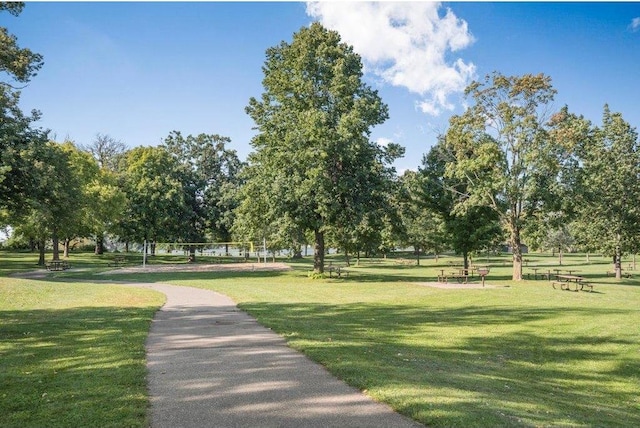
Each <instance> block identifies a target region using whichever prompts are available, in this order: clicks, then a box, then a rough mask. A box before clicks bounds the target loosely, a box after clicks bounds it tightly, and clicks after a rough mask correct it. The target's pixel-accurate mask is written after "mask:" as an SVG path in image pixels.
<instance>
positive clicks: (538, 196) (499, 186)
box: [445, 73, 562, 280]
mask: <svg viewBox="0 0 640 428" xmlns="http://www.w3.org/2000/svg"><path fill="white" fill-rule="evenodd" d="M555 93H556V91H555V89H553V87H552V86H551V79H550V78H549V77H548V76H545V75H543V74H539V75H530V74H527V75H523V76H511V77H507V76H503V75H502V74H500V73H494V74H492V75H490V76H486V77H485V79H484V81H483V82H474V83H472V84H471V85H470V86H469V87H468V88H467V89H466V94H467V95H468V96H471V98H472V99H473V101H474V103H473V104H472V105H471V106H470V107H469V108H467V110H466V111H465V112H464V113H463V114H462V115H460V116H453V117H452V118H451V119H450V128H449V130H448V131H447V133H446V136H445V141H446V145H447V147H448V150H450V151H451V152H452V153H453V155H454V159H455V161H453V162H450V163H449V164H448V165H447V171H446V175H447V177H449V178H452V179H455V180H458V181H460V182H464V183H465V191H464V193H462V194H460V197H461V198H460V200H459V201H457V202H456V209H457V210H459V211H464V210H465V209H468V208H469V207H472V206H487V207H491V208H492V209H493V210H495V211H496V212H497V213H498V214H499V216H500V220H501V222H502V224H504V226H505V227H506V228H507V232H508V233H509V242H510V245H511V247H512V248H514V258H513V279H516V280H519V279H521V278H522V254H521V252H520V245H521V236H520V234H521V231H522V229H523V228H525V227H526V225H527V223H528V222H530V221H532V220H531V219H532V218H534V215H535V213H536V212H538V211H539V210H540V209H541V208H542V207H544V206H545V201H552V200H554V197H553V192H554V190H555V185H554V183H555V182H557V180H558V176H559V173H560V160H559V156H560V155H561V154H562V151H561V150H559V149H560V148H562V147H561V146H559V145H556V144H555V143H554V142H553V141H552V140H550V139H549V138H548V129H547V128H548V126H547V119H548V118H547V117H546V112H547V104H549V103H550V102H551V101H552V100H553V97H554V95H555Z"/></svg>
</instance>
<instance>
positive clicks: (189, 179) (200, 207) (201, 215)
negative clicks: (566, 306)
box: [163, 131, 243, 242]
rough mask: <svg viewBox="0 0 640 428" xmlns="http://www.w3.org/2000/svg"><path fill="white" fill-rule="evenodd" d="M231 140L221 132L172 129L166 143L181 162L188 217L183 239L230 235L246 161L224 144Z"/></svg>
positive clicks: (223, 238)
mask: <svg viewBox="0 0 640 428" xmlns="http://www.w3.org/2000/svg"><path fill="white" fill-rule="evenodd" d="M230 142H231V140H230V139H229V138H227V137H222V136H220V135H207V134H199V135H197V136H192V135H188V136H187V137H183V136H182V134H181V133H180V132H177V131H173V132H172V133H170V134H169V136H168V137H167V138H166V139H165V140H164V144H163V147H164V148H165V149H166V150H167V151H168V152H169V153H170V154H171V155H172V156H173V157H174V158H175V160H176V161H177V162H178V164H179V169H180V171H179V173H180V180H181V182H182V185H183V192H184V196H185V202H186V204H187V206H188V207H189V213H188V217H185V218H183V220H184V221H183V231H182V232H181V237H182V239H185V240H187V242H198V241H201V240H203V239H204V238H205V236H208V237H209V238H208V239H210V240H214V241H222V242H228V241H230V239H231V227H232V225H233V210H234V209H235V208H236V206H237V205H238V200H237V193H238V190H239V187H240V185H241V179H240V172H241V170H242V167H243V164H242V162H240V160H239V159H238V155H237V154H236V152H235V150H231V149H228V148H227V147H226V146H225V144H229V143H230Z"/></svg>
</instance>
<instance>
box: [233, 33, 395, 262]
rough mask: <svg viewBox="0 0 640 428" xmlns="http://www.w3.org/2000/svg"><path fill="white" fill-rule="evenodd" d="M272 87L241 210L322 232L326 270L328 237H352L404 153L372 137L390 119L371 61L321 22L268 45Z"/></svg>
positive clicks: (264, 101)
mask: <svg viewBox="0 0 640 428" xmlns="http://www.w3.org/2000/svg"><path fill="white" fill-rule="evenodd" d="M263 70H264V80H263V86H264V89H265V91H264V93H263V94H262V97H261V98H260V99H256V98H252V99H251V100H250V102H249V105H248V107H247V109H246V111H247V113H248V114H249V116H251V118H252V119H253V120H254V122H255V124H256V129H257V131H258V134H257V135H256V136H255V137H254V138H253V139H252V146H253V148H254V149H255V151H254V152H253V153H251V154H250V155H249V166H248V168H247V184H246V186H245V189H244V191H243V194H244V201H243V203H242V205H241V211H244V212H245V213H252V212H255V210H254V209H253V208H252V206H253V207H256V206H260V207H261V212H260V214H259V215H256V216H255V217H258V218H259V219H260V221H262V222H264V223H266V224H273V223H276V222H277V221H279V219H281V218H288V219H289V221H290V222H291V223H292V224H293V225H294V226H295V228H298V229H301V230H309V231H312V232H313V234H314V240H315V248H314V254H315V259H314V270H315V271H317V272H320V273H321V272H323V270H324V252H325V248H324V246H325V242H324V240H325V233H327V232H328V231H329V230H330V229H331V228H335V229H337V230H342V231H343V233H349V232H352V231H354V230H355V228H356V227H357V225H358V224H360V223H361V222H362V220H363V219H364V217H365V215H366V213H367V212H371V211H372V210H375V209H377V208H379V207H381V204H383V203H384V200H385V189H386V187H385V186H386V184H387V183H388V180H389V178H390V176H391V175H392V169H391V168H390V167H389V166H388V165H389V164H390V162H392V161H393V159H395V158H396V157H397V156H398V155H400V154H401V153H402V150H401V149H400V148H399V147H398V146H397V145H394V144H392V145H390V146H389V147H387V148H384V147H381V146H379V145H377V144H376V143H375V142H372V141H370V140H369V136H370V130H371V128H372V127H373V126H375V125H377V124H380V123H382V122H384V121H385V120H386V119H387V117H388V111H387V106H386V105H385V104H384V103H383V102H382V100H381V99H380V97H379V96H378V94H377V92H376V91H374V90H372V89H371V88H370V87H369V86H367V85H366V84H365V83H364V82H363V81H362V62H361V60H360V57H359V56H358V55H357V54H355V53H354V52H353V48H352V47H351V46H348V45H347V44H345V43H342V42H341V41H340V36H339V35H338V33H337V32H335V31H329V30H327V29H325V28H324V27H322V25H320V24H318V23H314V24H312V25H311V26H310V27H308V28H302V29H301V30H300V31H299V32H298V33H296V34H294V36H293V41H292V42H291V43H286V42H284V41H283V42H282V43H280V44H279V45H278V46H276V47H273V48H270V49H268V50H267V54H266V61H265V65H264V67H263Z"/></svg>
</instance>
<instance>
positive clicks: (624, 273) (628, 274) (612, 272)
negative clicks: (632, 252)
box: [607, 269, 631, 278]
mask: <svg viewBox="0 0 640 428" xmlns="http://www.w3.org/2000/svg"><path fill="white" fill-rule="evenodd" d="M620 270H621V271H622V276H623V277H624V278H631V273H630V272H629V271H626V270H624V269H620ZM607 276H616V271H615V270H610V271H607Z"/></svg>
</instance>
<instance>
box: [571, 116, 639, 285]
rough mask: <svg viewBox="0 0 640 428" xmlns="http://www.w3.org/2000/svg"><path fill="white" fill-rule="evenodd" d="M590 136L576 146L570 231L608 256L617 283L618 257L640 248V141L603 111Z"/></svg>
mask: <svg viewBox="0 0 640 428" xmlns="http://www.w3.org/2000/svg"><path fill="white" fill-rule="evenodd" d="M572 122H575V118H574V120H573V121H572ZM572 122H568V124H567V125H566V126H571V123H572ZM573 126H574V127H575V125H573ZM589 137H590V138H584V139H581V140H580V141H578V143H579V145H578V153H579V158H580V166H581V168H580V169H579V180H580V181H579V185H578V186H576V187H577V189H579V191H578V192H577V194H576V195H575V197H574V199H575V200H576V202H577V203H576V206H575V209H576V211H577V213H578V215H577V220H576V222H575V223H574V228H575V229H574V230H576V232H577V235H578V239H579V240H580V241H581V242H582V243H583V244H585V245H586V247H587V249H591V250H597V251H601V252H603V253H605V254H609V255H610V256H611V257H612V259H613V261H614V266H615V271H616V277H617V278H618V279H620V278H621V263H620V260H621V258H622V255H623V254H625V253H627V254H628V253H631V252H636V251H638V249H640V206H639V205H638V201H640V141H639V140H638V133H637V131H636V130H635V128H633V127H631V125H630V124H629V123H628V122H626V121H625V120H624V119H623V117H622V115H621V114H620V113H612V112H611V111H610V110H609V107H608V106H605V107H604V113H603V119H602V126H601V127H599V128H595V129H594V130H593V132H592V133H590V135H589Z"/></svg>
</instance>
